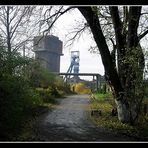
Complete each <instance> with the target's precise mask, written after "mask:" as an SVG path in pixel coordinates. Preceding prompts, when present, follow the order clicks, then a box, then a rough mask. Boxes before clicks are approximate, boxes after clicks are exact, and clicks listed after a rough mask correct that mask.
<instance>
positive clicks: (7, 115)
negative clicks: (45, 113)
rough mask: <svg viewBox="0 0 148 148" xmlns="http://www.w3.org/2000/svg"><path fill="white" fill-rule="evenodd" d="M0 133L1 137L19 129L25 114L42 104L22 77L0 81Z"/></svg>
mask: <svg viewBox="0 0 148 148" xmlns="http://www.w3.org/2000/svg"><path fill="white" fill-rule="evenodd" d="M0 92H1V93H0V117H1V118H0V131H1V136H2V137H9V135H11V133H13V132H16V131H17V129H20V127H21V124H22V121H24V119H25V117H26V112H27V111H28V109H30V108H32V107H33V106H36V105H39V104H41V103H42V101H41V100H40V98H39V96H38V94H37V93H36V92H35V91H34V90H33V89H31V88H30V87H29V86H28V84H27V83H26V82H25V81H24V80H23V78H22V77H18V76H17V77H16V76H10V75H7V76H5V77H3V79H1V80H0Z"/></svg>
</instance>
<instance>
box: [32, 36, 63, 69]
mask: <svg viewBox="0 0 148 148" xmlns="http://www.w3.org/2000/svg"><path fill="white" fill-rule="evenodd" d="M62 48H63V42H62V41H60V40H59V38H58V37H56V36H53V35H48V36H44V37H43V36H36V37H34V50H33V51H34V52H35V58H36V59H37V60H39V61H40V63H41V66H42V67H44V68H45V69H48V70H49V71H51V72H60V56H62V55H63V54H62Z"/></svg>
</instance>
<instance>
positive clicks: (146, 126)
mask: <svg viewBox="0 0 148 148" xmlns="http://www.w3.org/2000/svg"><path fill="white" fill-rule="evenodd" d="M147 88H148V87H147V86H146V88H145V99H144V101H143V105H142V108H141V114H140V117H139V120H138V121H137V122H136V123H135V124H134V125H130V124H123V123H122V122H120V121H119V120H118V117H117V112H116V104H115V101H114V99H113V96H112V94H111V92H106V93H100V92H97V93H94V94H92V95H91V96H90V109H91V111H92V110H99V111H101V114H99V113H96V114H94V115H92V116H91V119H92V121H93V122H94V123H95V124H96V125H97V126H99V127H103V128H107V129H109V130H112V131H113V132H117V133H121V134H124V135H128V136H131V137H135V138H137V140H148V113H147V106H148V95H147V91H146V90H147Z"/></svg>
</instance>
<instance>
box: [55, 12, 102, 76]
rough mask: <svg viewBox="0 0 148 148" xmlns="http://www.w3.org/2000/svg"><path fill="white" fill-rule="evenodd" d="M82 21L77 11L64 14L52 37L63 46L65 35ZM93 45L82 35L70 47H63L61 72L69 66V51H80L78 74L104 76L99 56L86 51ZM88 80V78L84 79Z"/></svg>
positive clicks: (85, 35)
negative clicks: (61, 42) (56, 38)
mask: <svg viewBox="0 0 148 148" xmlns="http://www.w3.org/2000/svg"><path fill="white" fill-rule="evenodd" d="M82 20H84V18H83V16H82V15H81V14H80V12H79V11H78V10H74V11H72V12H71V13H66V14H64V15H63V16H62V17H61V18H60V19H59V20H58V21H57V23H56V25H55V29H54V30H53V32H54V33H53V35H55V36H58V37H59V39H60V40H62V41H63V44H65V43H66V37H67V36H66V34H67V33H68V31H71V29H72V28H74V26H76V25H77V23H78V21H82ZM92 44H94V43H93V42H92V40H91V39H90V36H89V35H88V34H84V35H83V36H82V37H81V38H80V39H79V40H78V41H76V42H75V43H74V44H73V45H72V46H70V47H64V46H63V54H64V56H62V57H61V68H60V71H61V72H66V71H67V70H68V68H69V65H70V60H71V59H70V57H71V51H77V50H78V51H80V73H83V72H87V73H99V74H101V75H104V68H103V65H102V61H101V58H100V55H99V54H92V53H90V51H88V49H89V47H90V45H92ZM85 78H86V79H90V77H85Z"/></svg>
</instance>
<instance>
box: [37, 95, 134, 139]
mask: <svg viewBox="0 0 148 148" xmlns="http://www.w3.org/2000/svg"><path fill="white" fill-rule="evenodd" d="M88 104H89V96H88V95H73V96H68V97H67V98H65V99H60V100H59V105H57V106H56V107H55V109H54V110H53V111H52V112H51V111H49V112H48V113H47V114H45V115H43V116H41V117H40V118H39V119H38V120H37V124H36V128H35V129H36V130H35V131H36V137H35V140H37V141H47V142H48V141H49V142H52V141H76V142H79V141H96V142H104V141H135V140H134V139H132V138H131V137H126V136H124V135H119V134H116V133H113V132H111V131H108V130H105V129H103V128H99V127H96V126H95V125H94V124H93V123H92V121H91V120H90V118H89V114H88V109H89V108H88Z"/></svg>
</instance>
